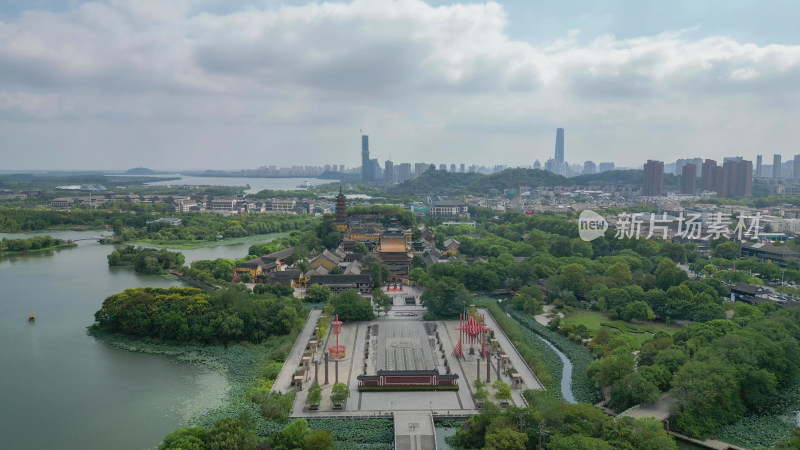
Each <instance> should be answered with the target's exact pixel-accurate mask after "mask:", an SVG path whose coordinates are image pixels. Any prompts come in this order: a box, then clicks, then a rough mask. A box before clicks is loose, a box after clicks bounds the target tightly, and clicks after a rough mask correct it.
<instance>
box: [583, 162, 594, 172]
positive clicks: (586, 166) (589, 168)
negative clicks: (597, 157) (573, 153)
mask: <svg viewBox="0 0 800 450" xmlns="http://www.w3.org/2000/svg"><path fill="white" fill-rule="evenodd" d="M595 172H597V165H596V164H595V163H594V162H592V161H586V162H585V163H583V174H584V175H588V174H593V173H595Z"/></svg>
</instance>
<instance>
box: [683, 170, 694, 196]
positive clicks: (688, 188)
mask: <svg viewBox="0 0 800 450" xmlns="http://www.w3.org/2000/svg"><path fill="white" fill-rule="evenodd" d="M696 188H697V166H696V165H694V164H684V166H683V168H681V194H686V195H694V191H695V189H696Z"/></svg>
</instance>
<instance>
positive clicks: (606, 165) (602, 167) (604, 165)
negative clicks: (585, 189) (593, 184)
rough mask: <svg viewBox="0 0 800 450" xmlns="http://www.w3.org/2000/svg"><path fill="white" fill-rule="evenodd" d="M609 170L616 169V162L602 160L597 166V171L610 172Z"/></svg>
mask: <svg viewBox="0 0 800 450" xmlns="http://www.w3.org/2000/svg"><path fill="white" fill-rule="evenodd" d="M609 170H614V163H613V162H601V163H600V164H599V165H598V166H597V172H598V173H600V172H608V171H609Z"/></svg>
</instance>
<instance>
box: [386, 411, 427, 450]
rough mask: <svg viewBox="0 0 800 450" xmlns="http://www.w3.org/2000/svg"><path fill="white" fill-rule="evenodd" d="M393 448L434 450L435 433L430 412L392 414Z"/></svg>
mask: <svg viewBox="0 0 800 450" xmlns="http://www.w3.org/2000/svg"><path fill="white" fill-rule="evenodd" d="M394 448H396V449H397V450H436V431H435V428H434V425H433V416H431V413H430V412H424V413H423V412H408V411H398V412H396V413H395V414H394Z"/></svg>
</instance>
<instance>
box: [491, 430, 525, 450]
mask: <svg viewBox="0 0 800 450" xmlns="http://www.w3.org/2000/svg"><path fill="white" fill-rule="evenodd" d="M527 443H528V435H527V434H525V433H520V432H518V431H514V430H512V429H511V428H501V429H499V430H495V431H493V432H491V433H487V434H486V446H485V447H483V448H484V449H485V450H525V449H526V448H527V447H526V445H527Z"/></svg>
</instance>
